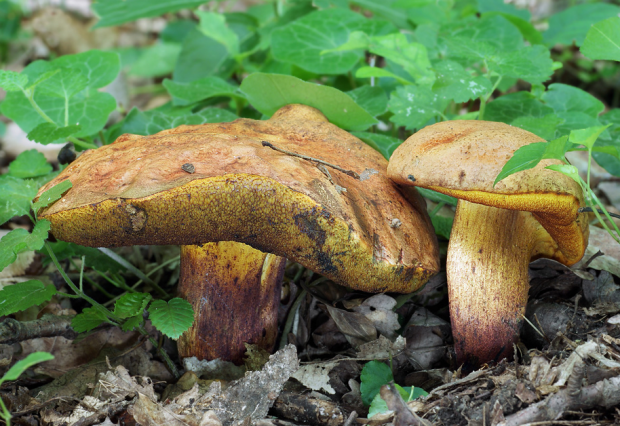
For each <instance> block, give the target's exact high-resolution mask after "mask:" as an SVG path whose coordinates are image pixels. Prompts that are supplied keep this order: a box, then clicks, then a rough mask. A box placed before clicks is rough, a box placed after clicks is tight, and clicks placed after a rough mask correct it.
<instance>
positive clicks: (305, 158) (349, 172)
mask: <svg viewBox="0 0 620 426" xmlns="http://www.w3.org/2000/svg"><path fill="white" fill-rule="evenodd" d="M262 144H263V146H267V147H269V148H271V149H273V150H276V151H278V152H281V153H283V154H288V155H292V156H293V157H299V158H302V159H304V160H308V161H314V162H315V163H318V164H323V165H325V166H327V167H331V168H332V169H335V170H338V171H339V172H342V173H344V174H345V175H349V176H351V177H352V178H355V179H358V180H359V178H360V175H358V174H357V173H356V172H354V171H353V170H346V169H343V168H342V167H339V166H336V165H335V164H330V163H328V162H327V161H323V160H319V159H318V158H312V157H308V156H307V155H303V154H297V153H295V152H291V151H287V150H285V149H282V148H277V147H275V146H273V144H272V143H270V142H267V141H262Z"/></svg>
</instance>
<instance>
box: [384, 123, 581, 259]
mask: <svg viewBox="0 0 620 426" xmlns="http://www.w3.org/2000/svg"><path fill="white" fill-rule="evenodd" d="M534 142H544V140H543V139H541V138H539V137H538V136H536V135H534V134H533V133H530V132H528V131H526V130H523V129H520V128H518V127H513V126H510V125H508V124H504V123H496V122H491V121H481V120H457V121H445V122H441V123H437V124H433V125H431V126H428V127H425V128H424V129H422V130H420V131H419V132H417V133H415V134H414V135H412V136H411V137H410V138H409V139H407V140H406V141H405V142H404V143H403V144H402V145H400V146H399V147H398V148H397V149H396V150H395V151H394V153H393V155H392V157H391V159H390V164H389V166H388V175H389V176H390V178H391V179H392V180H394V181H395V182H396V183H398V184H400V185H408V186H410V185H414V186H420V187H424V188H428V189H432V190H435V191H437V192H441V193H444V194H447V195H451V196H453V197H456V198H459V199H463V200H467V201H470V202H473V203H477V204H484V205H487V206H493V207H497V208H503V209H509V210H520V211H528V212H532V214H533V215H534V217H535V218H536V219H537V220H538V222H540V224H541V225H542V226H543V227H544V228H545V230H546V231H547V232H548V233H549V235H550V236H551V237H552V241H550V243H549V244H539V245H538V247H539V249H538V252H537V253H535V254H534V257H549V258H553V259H555V260H558V261H560V262H562V263H564V264H567V265H572V264H573V263H576V262H577V261H579V259H581V257H582V256H583V253H584V251H585V248H586V246H587V243H588V223H587V220H586V217H585V216H584V215H583V214H579V212H578V209H579V207H580V206H583V205H584V199H583V192H582V190H581V188H580V187H579V185H578V184H577V183H576V182H575V181H574V180H572V179H571V178H569V177H568V176H565V175H563V174H561V173H558V172H555V171H553V170H549V169H545V167H546V166H548V165H551V164H562V162H561V161H559V160H542V161H541V162H540V163H539V164H538V165H537V166H536V167H534V168H532V169H529V170H523V171H521V172H517V173H515V174H513V175H510V176H509V177H507V178H506V179H503V180H502V181H500V182H498V183H497V185H495V187H493V181H494V180H495V178H496V177H497V175H498V174H499V173H500V171H501V170H502V167H503V166H504V164H505V163H506V162H507V161H508V160H509V159H510V158H511V157H512V155H513V154H514V152H515V151H516V150H517V149H519V148H520V147H522V146H524V145H528V144H530V143H534ZM413 179H415V180H413ZM541 247H542V248H541Z"/></svg>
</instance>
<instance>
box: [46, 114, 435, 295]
mask: <svg viewBox="0 0 620 426" xmlns="http://www.w3.org/2000/svg"><path fill="white" fill-rule="evenodd" d="M263 140H265V141H268V142H270V143H272V144H273V145H274V146H276V147H279V148H283V149H286V150H289V151H293V152H296V153H299V154H305V155H309V156H312V157H316V158H320V159H321V160H324V161H327V162H330V163H333V164H337V165H338V166H340V167H342V168H344V169H349V170H354V171H357V172H358V173H360V172H362V171H364V170H365V169H373V170H374V171H376V173H374V171H373V172H372V173H366V174H368V175H369V177H368V178H367V179H366V180H364V181H361V180H356V179H354V178H353V177H351V176H348V175H346V174H344V173H341V172H338V171H336V170H334V169H329V172H330V175H331V179H332V181H333V183H332V182H330V180H329V178H328V176H326V174H324V172H322V171H321V170H320V169H319V168H317V167H316V164H315V163H314V162H311V161H308V160H303V159H300V158H297V157H293V156H290V155H287V154H283V153H281V152H277V151H275V150H273V149H270V148H268V147H264V146H262V143H261V142H262V141H263ZM185 164H191V165H193V168H194V173H189V172H188V171H185V170H184V169H187V168H188V167H183V166H184V165H185ZM386 166H387V165H386V161H385V160H384V159H383V157H382V156H381V155H380V154H379V153H378V152H376V151H374V150H373V149H372V148H370V147H369V146H367V145H366V144H364V143H363V142H361V141H360V140H359V139H357V138H355V137H353V136H352V135H350V134H349V133H347V132H345V131H343V130H341V129H339V128H338V127H336V126H334V125H332V124H330V123H329V122H328V121H327V119H326V118H325V117H324V116H323V115H322V114H321V113H320V112H318V111H317V110H315V109H313V108H310V107H307V106H303V105H289V106H286V107H283V108H282V109H280V110H279V111H278V112H276V113H275V114H274V116H273V117H272V118H271V119H269V120H266V121H255V120H249V119H239V120H236V121H234V122H232V123H218V124H204V125H198V126H181V127H179V128H176V129H172V130H167V131H163V132H160V133H158V134H156V135H152V136H145V137H143V136H136V135H123V136H121V137H120V138H118V139H117V140H116V141H115V142H114V143H113V144H111V145H107V146H104V147H102V148H99V149H97V150H93V151H88V152H86V153H84V154H83V155H82V156H80V157H79V159H78V160H77V161H76V162H74V163H72V164H71V165H69V167H67V168H66V169H65V170H64V171H63V172H62V173H61V174H60V175H59V176H58V177H57V178H56V179H54V180H53V181H51V182H50V183H48V184H47V185H46V186H45V187H43V188H42V189H41V191H40V193H42V192H43V191H45V190H47V189H49V188H50V187H52V186H53V185H56V184H57V183H59V182H61V181H63V180H65V179H70V180H71V182H72V184H73V187H72V188H71V189H70V190H69V191H68V192H67V193H66V194H65V195H64V196H63V198H62V199H60V200H58V201H57V202H56V203H54V204H52V205H51V206H50V207H49V208H47V209H46V210H45V211H43V212H41V213H40V215H39V216H40V217H42V218H46V219H48V220H49V221H50V222H51V232H52V233H53V235H54V236H55V237H56V238H59V239H62V240H66V241H72V242H76V243H78V244H82V245H86V246H106V247H113V246H126V245H135V244H179V245H189V244H202V243H205V242H215V241H237V242H242V243H246V244H248V245H250V246H252V247H254V248H257V249H259V250H262V251H264V252H269V253H274V254H277V255H279V256H284V257H288V258H289V259H292V260H295V261H297V262H299V263H301V264H303V265H304V266H306V267H308V268H309V269H312V270H314V271H315V272H318V273H321V274H323V275H325V276H327V277H329V278H331V279H333V280H334V281H336V282H338V283H341V284H344V285H347V286H350V287H352V288H355V289H360V290H365V291H371V292H381V291H396V292H411V291H413V290H415V289H417V288H419V287H420V286H421V285H422V284H423V283H424V282H426V280H427V279H428V278H429V277H430V276H431V275H432V274H434V273H435V272H437V271H438V269H439V263H438V248H437V242H436V239H435V235H434V232H433V229H432V226H431V223H430V220H429V218H428V216H427V214H426V210H425V203H424V201H423V199H422V198H421V197H419V195H418V194H417V192H415V191H413V192H412V191H411V190H404V191H403V192H402V193H401V192H400V191H398V190H397V189H396V188H394V186H393V185H392V184H391V181H390V180H389V179H388V177H387V175H386ZM336 185H338V186H339V187H342V188H344V189H345V190H346V192H339V191H338V189H339V188H338V186H336ZM392 219H399V220H400V221H401V223H402V226H400V227H394V228H392V227H390V224H391V221H392Z"/></svg>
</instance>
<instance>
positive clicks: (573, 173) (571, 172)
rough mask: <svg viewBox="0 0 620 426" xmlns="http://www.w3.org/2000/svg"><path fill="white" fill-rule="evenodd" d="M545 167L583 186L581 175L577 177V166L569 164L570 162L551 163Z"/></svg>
mask: <svg viewBox="0 0 620 426" xmlns="http://www.w3.org/2000/svg"><path fill="white" fill-rule="evenodd" d="M545 169H549V170H553V171H556V172H559V173H562V174H563V175H565V176H568V177H569V178H571V179H572V180H574V181H575V182H577V183H578V184H579V185H580V186H582V187H583V181H582V180H581V177H579V170H577V167H575V166H571V165H570V164H552V165H550V166H547V167H545Z"/></svg>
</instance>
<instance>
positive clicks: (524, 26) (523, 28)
mask: <svg viewBox="0 0 620 426" xmlns="http://www.w3.org/2000/svg"><path fill="white" fill-rule="evenodd" d="M500 2H501V3H503V1H502V0H500ZM503 4H505V3H503ZM506 6H512V5H508V4H506ZM519 10H520V11H523V12H526V13H527V14H529V12H528V11H527V10H526V9H519ZM487 14H499V15H501V16H502V17H503V18H504V19H506V20H508V21H510V23H511V24H512V25H514V26H515V27H517V29H518V30H519V31H520V32H521V35H522V36H523V38H524V39H525V40H527V41H529V42H530V43H531V44H542V42H543V36H542V34H541V33H540V31H538V30H537V29H536V27H534V25H532V24H531V23H530V20H529V19H524V18H523V17H519V16H515V15H512V14H509V13H504V12H487V13H485V14H484V15H487Z"/></svg>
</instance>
